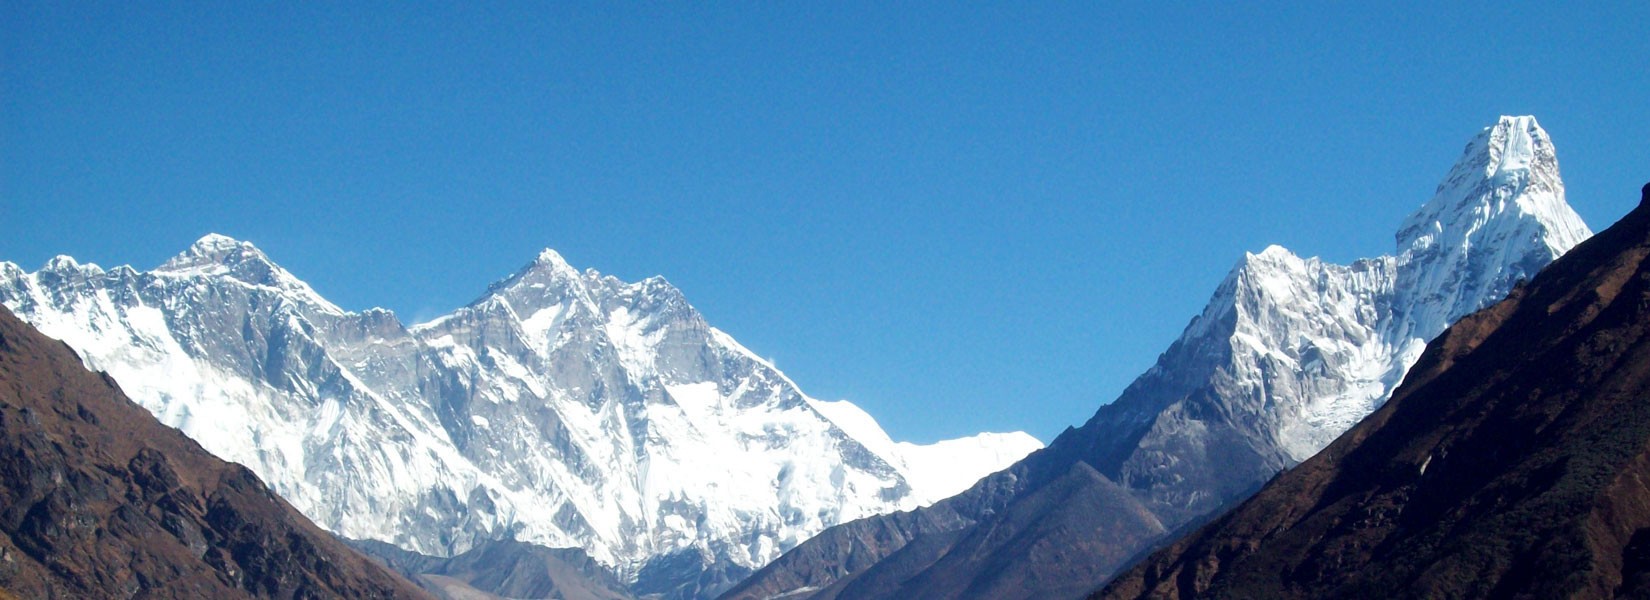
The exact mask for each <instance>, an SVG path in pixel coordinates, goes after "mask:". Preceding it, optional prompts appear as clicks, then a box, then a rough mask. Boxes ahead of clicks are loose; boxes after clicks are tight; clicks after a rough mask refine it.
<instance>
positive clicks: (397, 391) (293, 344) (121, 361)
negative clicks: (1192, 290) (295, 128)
mask: <svg viewBox="0 0 1650 600" xmlns="http://www.w3.org/2000/svg"><path fill="white" fill-rule="evenodd" d="M0 303H4V304H5V305H6V306H7V307H9V308H10V309H11V310H12V311H13V312H15V313H16V314H18V315H19V316H20V317H22V318H23V319H25V320H26V321H28V322H29V323H31V324H32V325H34V326H35V327H37V328H39V329H40V330H41V331H43V332H45V333H46V334H47V335H50V336H52V337H55V338H57V339H60V340H63V341H64V342H65V343H67V344H68V345H69V346H70V347H72V348H74V349H75V350H76V351H77V352H79V353H80V355H81V356H82V358H83V360H84V361H85V363H86V365H87V366H88V367H90V368H92V369H96V370H100V371H104V372H107V373H109V374H110V375H111V376H112V377H113V378H114V379H115V381H116V382H118V383H119V384H120V386H121V387H122V388H123V389H124V390H125V391H126V392H127V394H128V395H130V396H131V397H132V398H133V399H134V400H135V401H137V402H138V403H140V404H142V405H143V406H144V407H145V408H147V409H148V410H149V411H151V412H153V413H154V414H155V415H156V416H157V417H158V418H160V420H161V421H162V422H165V423H167V424H168V425H171V426H173V427H176V428H178V429H180V430H181V431H183V432H184V433H185V434H187V435H188V436H189V437H191V438H193V439H195V440H196V441H197V442H199V443H200V444H201V445H202V446H203V447H205V448H206V449H207V450H209V451H211V452H212V453H214V454H216V455H218V456H220V457H222V458H224V459H226V460H230V461H234V462H238V463H241V464H244V465H246V466H248V467H250V468H251V469H252V470H253V471H255V472H256V473H257V474H258V475H259V476H260V477H261V478H263V479H264V480H265V481H266V482H268V483H269V484H270V486H271V487H272V488H274V489H275V490H276V491H277V492H278V493H279V494H281V495H282V496H283V497H284V498H286V499H287V500H288V501H289V502H291V503H292V504H293V505H294V506H295V507H297V508H298V509H299V510H300V511H302V512H303V513H304V514H305V515H306V516H308V517H310V518H311V519H313V520H314V521H316V522H317V523H318V524H320V525H321V526H323V527H326V528H327V529H329V530H331V531H333V532H334V533H336V534H338V535H341V536H344V537H348V538H355V539H371V540H378V541H383V542H387V543H390V544H394V545H396V546H398V547H401V548H403V549H407V550H411V551H415V552H420V553H424V554H432V555H440V556H447V555H452V554H456V553H460V552H463V551H465V550H467V549H469V548H471V547H472V546H474V545H476V544H477V543H479V542H483V541H486V540H493V539H515V540H520V541H526V542H533V543H537V544H541V545H545V546H551V547H576V548H582V549H583V550H584V551H586V552H587V553H589V554H590V555H591V556H592V557H594V558H596V559H597V560H598V561H600V562H602V563H604V564H606V565H609V566H610V567H611V568H613V569H614V570H615V571H616V572H618V573H619V574H621V575H622V576H624V577H627V578H629V579H630V580H631V581H632V582H633V585H635V586H637V588H638V589H643V590H646V591H650V592H656V593H659V594H661V595H665V596H669V597H702V596H708V595H713V594H714V593H716V592H717V591H719V590H721V589H724V588H726V587H727V586H729V585H731V584H732V583H733V582H735V581H737V580H738V579H739V578H741V577H743V575H744V574H746V573H748V572H750V571H751V570H754V569H756V568H759V567H761V566H762V565H764V564H766V563H767V562H768V561H770V560H772V559H773V558H774V557H776V556H778V555H779V554H780V553H781V552H784V551H785V550H788V549H790V548H792V547H794V546H796V545H797V544H799V543H801V542H802V541H804V540H806V539H808V538H809V537H811V536H812V535H814V534H816V533H818V532H819V531H822V530H824V529H825V528H827V527H830V526H832V525H836V524H839V523H843V522H847V521H851V520H854V519H858V518H862V517H867V516H872V515H876V514H882V513H887V512H892V511H898V510H909V509H914V508H917V507H920V506H924V505H927V504H930V503H932V502H934V501H937V500H939V499H941V498H944V497H947V496H950V495H952V494H955V493H957V492H959V491H961V490H963V489H965V488H966V487H968V486H969V485H971V484H973V483H974V481H975V480H978V479H979V478H980V477H982V476H984V475H986V474H988V473H990V472H993V471H996V470H998V469H1001V468H1003V467H1006V466H1008V465H1009V464H1012V463H1013V462H1014V461H1016V460H1018V459H1020V458H1021V457H1023V456H1025V455H1026V454H1028V453H1030V452H1032V451H1034V450H1036V449H1038V448H1040V447H1041V446H1042V444H1041V443H1040V442H1038V441H1037V440H1036V439H1035V438H1033V437H1031V436H1029V435H1027V434H1025V433H1020V432H1015V433H1003V434H981V435H978V436H974V437H969V438H962V439H957V440H948V441H943V442H939V443H937V444H933V445H916V444H910V443H902V442H894V441H892V440H891V439H890V438H889V436H888V435H887V433H886V432H884V431H883V430H882V428H881V427H880V426H879V425H877V423H876V421H875V419H873V418H872V417H871V416H870V415H869V414H866V413H865V412H864V411H863V410H861V409H860V408H858V407H857V406H854V405H853V404H852V403H849V402H847V401H821V400H817V399H814V398H810V397H808V396H807V395H806V394H804V393H803V392H802V391H801V389H800V388H799V387H798V386H797V385H796V384H795V383H794V382H792V381H791V380H790V379H789V378H787V377H786V376H785V375H784V374H783V373H781V372H780V371H779V370H778V369H777V368H775V367H774V366H773V365H772V364H771V363H770V362H768V361H766V360H763V359H762V358H760V357H758V356H757V355H756V354H755V353H753V352H751V351H750V350H748V349H746V348H745V347H744V346H742V345H740V344H739V343H738V342H737V341H735V340H734V339H733V338H732V337H731V336H729V335H728V334H726V333H724V332H722V331H720V330H718V329H716V328H714V327H711V326H710V325H709V324H707V323H706V322H705V320H704V319H703V318H702V316H701V315H700V314H699V312H698V311H697V310H695V309H694V308H693V307H692V306H691V305H690V304H689V303H688V302H687V300H686V298H684V297H683V295H682V293H681V292H680V291H679V290H677V289H676V288H675V287H674V286H672V285H671V284H670V283H668V282H667V281H666V280H665V279H663V278H661V277H653V278H649V279H646V280H643V281H640V282H634V283H631V282H624V281H620V280H618V279H616V278H614V277H611V276H605V275H602V274H601V273H599V272H596V271H594V270H585V271H579V270H577V269H575V268H573V267H572V266H571V265H569V264H568V263H567V262H566V261H565V260H564V259H563V258H562V257H561V256H560V255H558V254H557V253H555V252H554V251H551V250H548V249H547V250H545V251H544V252H542V253H541V254H540V255H539V256H537V257H536V258H535V259H534V260H533V261H532V262H531V263H529V264H527V265H526V266H525V267H523V268H522V269H521V270H520V271H518V272H516V273H515V274H514V275H511V276H510V277H508V278H506V279H504V280H501V281H498V282H496V283H494V284H493V285H491V286H490V287H489V289H488V290H487V291H486V292H485V293H484V294H482V295H481V297H479V298H477V299H476V300H475V301H474V302H472V303H470V304H469V305H467V306H464V307H462V308H459V309H457V310H455V311H453V312H451V313H449V314H446V315H443V316H441V317H438V318H436V319H433V320H431V321H429V322H426V323H421V324H416V325H411V326H407V325H404V324H403V323H402V322H401V321H400V320H399V319H398V318H397V317H396V316H395V315H394V314H393V313H391V312H389V311H386V310H382V309H370V310H366V311H362V312H350V311H345V310H343V309H341V308H339V307H338V306H336V305H334V304H332V303H330V302H328V301H327V300H326V299H324V298H322V297H321V296H320V295H319V294H317V293H316V292H315V290H314V289H312V288H311V287H310V286H309V285H308V284H306V283H304V282H303V281H301V280H300V279H298V278H297V277H295V276H293V275H292V274H291V273H289V272H287V271H286V270H285V269H283V268H281V267H280V266H278V265H276V264H275V263H274V262H273V261H271V260H270V259H269V257H268V256H266V255H265V254H264V253H263V252H262V251H260V250H259V249H258V248H256V247H255V246H253V245H252V244H250V243H247V242H243V241H239V240H235V239H232V238H229V237H226V236H222V235H216V234H213V235H207V236H205V237H203V238H201V239H200V240H199V241H197V242H196V243H195V244H193V245H192V246H191V247H190V248H188V249H187V250H186V251H184V252H183V253H181V254H179V255H177V256H176V257H174V258H172V259H171V260H168V261H166V263H165V264H162V265H161V266H160V267H158V268H156V269H154V270H151V271H145V272H140V271H137V270H135V269H133V268H131V267H127V266H122V267H117V268H114V269H109V270H105V269H103V268H101V267H98V266H97V265H92V264H84V265H83V264H80V263H78V262H76V261H75V260H74V259H72V258H69V257H67V256H60V257H57V258H54V259H52V260H51V261H48V263H47V264H46V265H45V266H43V267H42V268H41V269H40V270H38V271H36V272H33V273H30V272H25V271H24V270H23V269H21V268H20V267H18V266H17V265H15V264H12V263H0ZM683 565H686V567H685V568H684V567H683Z"/></svg>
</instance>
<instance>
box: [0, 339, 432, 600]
mask: <svg viewBox="0 0 1650 600" xmlns="http://www.w3.org/2000/svg"><path fill="white" fill-rule="evenodd" d="M13 596H15V597H21V598H244V597H260V598H425V597H427V596H425V595H424V593H423V592H421V591H419V590H418V589H417V588H416V587H414V586H412V585H411V584H409V583H407V582H406V581H405V580H403V579H401V578H399V577H398V576H396V575H394V574H392V573H390V572H389V571H387V570H386V569H384V568H383V567H381V566H379V565H377V564H376V563H374V562H372V561H370V560H368V559H366V558H364V557H362V556H361V555H359V554H356V553H355V552H354V551H352V550H350V549H349V548H347V547H345V546H344V545H343V544H341V543H340V542H338V541H337V540H335V539H333V538H332V537H331V536H330V535H328V534H327V533H326V532H324V531H322V530H320V529H319V528H317V527H316V526H315V525H313V524H312V523H310V522H309V520H307V519H305V518H304V517H303V516H302V515H300V514H298V512H297V511H296V510H294V509H293V508H292V507H291V506H289V505H287V503H286V502H284V501H282V500H281V499H280V498H278V497H276V496H275V495H274V494H273V493H271V492H270V491H269V489H268V488H266V487H265V486H264V484H263V483H262V482H260V481H259V480H258V478H257V477H256V476H254V475H253V474H252V473H251V472H250V471H248V470H246V469H245V468H244V467H241V466H239V465H234V464H230V463H226V462H223V461H222V460H219V459H217V458H216V457H213V456H212V455H211V454H208V453H207V452H206V451H205V450H202V449H201V447H200V446H199V445H197V444H195V443H194V442H193V441H191V440H189V439H188V438H186V437H184V436H183V434H181V433H178V431H177V430H175V429H172V428H169V427H166V426H164V425H161V424H160V423H159V422H158V421H156V420H155V419H154V417H152V416H151V415H150V414H149V413H148V412H147V411H145V410H144V409H143V408H142V407H139V406H138V405H136V404H133V403H132V402H131V401H130V400H128V399H127V398H126V396H125V395H124V394H122V393H121V391H120V390H119V388H117V387H116V386H115V384H114V382H113V381H112V380H110V379H109V378H108V377H107V376H105V375H102V374H97V373H92V372H90V371H87V370H86V368H85V367H84V366H82V365H81V362H80V360H79V358H78V357H76V355H75V354H74V352H73V351H71V350H70V349H69V348H68V346H66V345H64V344H62V343H60V342H57V341H54V340H52V339H50V338H47V337H45V336H43V335H41V334H40V333H39V332H37V331H35V330H34V329H33V328H31V327H29V326H28V325H26V324H24V323H23V322H22V321H20V320H18V319H17V318H16V317H15V316H14V315H12V313H11V312H10V311H9V310H6V309H5V308H4V307H0V598H4V597H13Z"/></svg>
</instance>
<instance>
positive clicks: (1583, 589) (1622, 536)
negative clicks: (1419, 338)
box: [1093, 187, 1650, 598]
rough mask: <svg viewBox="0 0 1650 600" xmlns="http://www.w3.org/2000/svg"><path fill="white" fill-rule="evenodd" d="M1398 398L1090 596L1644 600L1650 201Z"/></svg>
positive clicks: (1441, 345) (1431, 352) (1462, 331)
mask: <svg viewBox="0 0 1650 600" xmlns="http://www.w3.org/2000/svg"><path fill="white" fill-rule="evenodd" d="M1643 193H1644V196H1643V200H1642V201H1641V205H1640V207H1639V208H1637V209H1635V210H1633V211H1632V212H1630V213H1628V214H1627V215H1626V216H1625V217H1623V218H1622V219H1621V220H1620V221H1618V222H1617V223H1616V224H1615V225H1614V226H1612V227H1610V228H1608V229H1606V230H1604V231H1603V232H1600V233H1599V234H1598V235H1597V236H1594V237H1592V238H1591V239H1589V240H1588V241H1586V242H1584V243H1583V244H1581V245H1579V246H1577V247H1576V248H1575V249H1574V250H1572V251H1570V252H1569V253H1567V254H1566V255H1565V256H1564V257H1562V258H1560V259H1558V260H1557V261H1555V262H1553V263H1552V264H1551V265H1550V266H1548V267H1547V268H1545V269H1543V270H1542V271H1541V272H1540V273H1539V274H1538V275H1537V276H1536V277H1534V278H1533V279H1532V280H1531V281H1530V282H1529V283H1528V285H1525V286H1523V287H1521V288H1519V289H1518V290H1517V291H1516V292H1514V293H1513V294H1512V295H1511V296H1510V297H1508V298H1507V299H1506V300H1505V301H1502V302H1500V303H1497V304H1495V305H1494V306H1492V307H1490V308H1487V309H1485V310H1483V311H1479V312H1476V313H1474V314H1472V315H1470V316H1468V317H1466V318H1464V319H1461V320H1460V321H1459V322H1457V323H1455V324H1454V325H1453V326H1451V327H1450V328H1449V329H1448V330H1447V331H1445V332H1444V333H1443V334H1441V335H1439V336H1438V337H1437V338H1436V339H1434V340H1433V341H1432V343H1431V344H1430V345H1429V346H1428V348H1427V350H1426V352H1425V354H1424V357H1423V358H1422V359H1421V361H1420V362H1418V363H1417V364H1416V365H1415V367H1414V370H1413V371H1412V372H1411V373H1410V376H1409V378H1408V379H1407V380H1406V381H1405V382H1404V385H1403V386H1402V387H1400V388H1399V389H1398V390H1397V391H1396V393H1395V394H1394V395H1393V398H1392V401H1391V402H1389V403H1387V404H1386V405H1385V406H1383V407H1382V408H1381V409H1380V410H1379V411H1377V412H1375V413H1374V414H1372V415H1370V416H1369V418H1367V419H1364V420H1363V421H1362V422H1360V423H1359V424H1358V425H1357V426H1356V427H1355V428H1353V429H1351V430H1349V431H1348V432H1347V433H1346V434H1345V435H1343V436H1340V437H1339V438H1338V439H1337V440H1335V442H1334V443H1333V444H1331V445H1330V446H1329V447H1328V448H1327V449H1325V450H1324V451H1323V452H1321V453H1319V454H1317V455H1315V456H1313V457H1312V458H1311V459H1310V460H1308V461H1307V462H1305V463H1303V464H1301V465H1300V466H1298V467H1296V468H1294V469H1291V470H1289V471H1288V472H1285V473H1283V474H1281V475H1279V476H1278V477H1277V478H1276V479H1273V480H1272V481H1271V482H1269V483H1268V484H1267V485H1266V486H1265V487H1264V488H1262V489H1261V490H1260V491H1259V493H1257V494H1256V495H1255V496H1254V497H1253V498H1251V499H1249V500H1248V501H1246V502H1244V503H1243V504H1241V505H1238V506H1237V507H1236V508H1234V509H1233V510H1231V511H1230V512H1227V513H1226V514H1225V515H1222V516H1221V517H1220V518H1218V519H1216V520H1214V521H1213V522H1211V523H1210V524H1209V525H1208V526H1207V527H1204V528H1202V529H1201V530H1199V531H1196V532H1194V533H1192V534H1191V535H1189V536H1187V537H1185V538H1183V539H1181V540H1179V541H1177V542H1175V543H1174V544H1173V545H1171V546H1170V547H1168V548H1166V549H1164V550H1163V551H1161V552H1158V553H1156V554H1154V555H1152V556H1150V557H1148V558H1147V559H1146V560H1144V561H1143V562H1141V563H1140V564H1138V565H1136V566H1135V567H1134V568H1133V569H1131V570H1130V571H1128V572H1126V573H1124V574H1123V575H1122V576H1120V577H1118V578H1117V579H1116V580H1114V581H1112V582H1111V583H1110V584H1109V585H1108V586H1107V588H1106V589H1105V590H1102V591H1101V592H1100V593H1098V594H1096V595H1095V596H1093V597H1095V598H1177V597H1178V598H1362V597H1389V598H1436V597H1458V598H1487V597H1533V598H1643V597H1646V596H1647V595H1650V563H1647V562H1646V561H1645V556H1646V555H1645V544H1646V536H1647V532H1650V509H1647V507H1646V503H1645V496H1646V491H1647V490H1646V487H1645V485H1644V481H1645V480H1646V479H1647V477H1650V466H1647V465H1650V443H1647V441H1650V426H1647V425H1646V424H1647V423H1650V403H1646V402H1645V401H1644V398H1645V397H1646V396H1647V395H1650V371H1647V370H1646V369H1645V365H1646V364H1650V327H1647V326H1646V324H1647V323H1650V286H1647V285H1645V282H1646V281H1650V263H1646V261H1645V256H1646V255H1647V254H1650V204H1646V203H1650V187H1646V188H1645V190H1644V192H1643Z"/></svg>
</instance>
